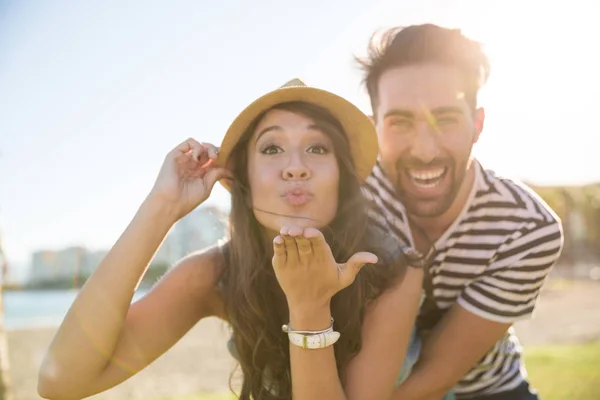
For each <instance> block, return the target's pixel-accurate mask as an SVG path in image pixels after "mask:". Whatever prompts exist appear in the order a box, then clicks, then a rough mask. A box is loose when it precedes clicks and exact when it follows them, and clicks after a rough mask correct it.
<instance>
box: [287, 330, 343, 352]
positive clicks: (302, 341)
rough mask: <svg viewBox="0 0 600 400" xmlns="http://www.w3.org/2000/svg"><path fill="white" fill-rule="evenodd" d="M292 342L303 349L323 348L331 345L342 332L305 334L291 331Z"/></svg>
mask: <svg viewBox="0 0 600 400" xmlns="http://www.w3.org/2000/svg"><path fill="white" fill-rule="evenodd" d="M288 338H289V339H290V343H291V344H293V345H295V346H298V347H302V348H303V349H323V348H325V347H329V346H331V345H332V344H334V343H335V342H337V341H338V339H339V338H340V333H339V332H336V331H330V332H325V333H319V334H317V335H303V334H301V333H294V332H289V333H288Z"/></svg>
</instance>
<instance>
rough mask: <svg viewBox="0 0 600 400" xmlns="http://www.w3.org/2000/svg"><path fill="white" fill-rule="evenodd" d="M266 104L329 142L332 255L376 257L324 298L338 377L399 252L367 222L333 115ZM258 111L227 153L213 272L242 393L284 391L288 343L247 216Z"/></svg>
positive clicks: (259, 232)
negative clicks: (226, 220) (229, 178)
mask: <svg viewBox="0 0 600 400" xmlns="http://www.w3.org/2000/svg"><path fill="white" fill-rule="evenodd" d="M274 108H275V109H280V110H288V111H292V112H295V113H298V114H301V115H304V116H306V117H308V118H310V119H311V120H313V121H314V123H315V124H316V125H317V126H319V127H320V129H321V130H322V131H323V132H324V133H325V134H326V135H328V136H329V137H330V138H331V140H332V142H333V146H334V149H335V155H336V157H337V161H338V164H339V170H340V179H339V181H340V185H339V204H338V210H337V214H336V216H335V218H334V220H333V221H332V222H331V223H330V224H329V225H328V226H327V227H325V228H323V229H321V230H322V232H323V234H324V236H325V238H326V240H327V242H328V244H329V245H330V247H331V250H332V253H333V255H334V257H335V259H336V260H337V261H338V262H345V261H346V260H348V258H350V256H351V255H352V254H354V253H356V252H358V251H370V252H373V253H375V254H376V255H377V256H378V258H379V261H378V263H377V264H375V265H366V266H364V267H363V268H362V270H361V271H360V272H359V274H358V275H357V277H356V280H355V281H354V283H353V284H352V285H350V286H349V287H347V288H346V289H344V290H342V291H340V292H339V293H337V294H336V295H335V296H334V297H333V299H332V301H331V312H332V316H333V318H334V319H335V329H336V330H337V331H338V332H340V333H341V337H340V339H339V340H338V342H337V343H336V344H335V345H334V351H335V356H336V362H337V366H338V373H339V376H340V379H341V380H342V382H344V376H345V371H346V367H347V365H348V362H349V361H350V360H351V359H352V358H353V357H354V356H355V355H356V354H357V353H358V352H359V351H360V349H361V328H362V322H363V318H364V315H365V307H366V305H367V304H368V303H369V302H370V301H372V300H374V299H375V298H376V297H377V296H378V295H380V294H381V293H382V291H384V290H385V289H386V288H388V287H389V285H390V284H391V283H392V282H394V280H395V279H396V278H397V277H398V276H399V274H400V273H402V272H403V270H404V262H403V258H402V257H401V255H400V254H398V253H397V252H396V251H394V246H385V245H383V243H385V235H384V233H383V232H381V231H379V230H376V228H375V227H374V225H373V224H369V223H368V214H367V204H366V201H365V199H364V197H363V194H362V192H361V184H360V180H359V179H358V177H357V174H356V170H355V168H354V163H353V160H352V157H351V154H350V146H349V143H348V140H347V137H346V135H345V133H344V130H343V128H342V126H341V125H340V123H339V122H338V121H337V120H336V119H335V118H334V117H333V116H332V115H331V114H330V113H329V112H328V111H327V110H326V109H323V108H321V107H318V106H316V105H313V104H309V103H304V102H291V103H283V104H279V105H277V106H276V107H274ZM263 116H264V113H263V114H262V115H261V116H259V117H258V118H257V119H256V120H255V121H254V122H253V123H252V124H251V125H250V126H249V127H248V129H247V131H246V132H245V134H244V135H243V136H242V138H241V140H240V141H239V143H238V144H237V145H236V147H235V148H234V150H233V151H232V153H231V158H230V159H231V160H234V163H233V165H232V168H233V175H234V178H235V179H234V182H233V186H232V189H231V195H232V204H231V213H230V237H231V240H230V241H229V242H228V243H227V244H226V245H225V252H224V254H225V269H224V273H223V276H222V279H221V283H222V295H223V300H224V303H225V307H226V312H227V316H228V320H229V323H230V324H231V327H232V329H233V343H234V345H235V351H236V353H237V358H238V362H239V364H240V367H241V370H242V373H243V383H242V387H241V392H240V399H243V400H246V399H255V400H259V399H261V400H262V399H276V398H280V399H291V398H292V394H291V393H292V382H291V373H290V354H289V346H290V344H289V341H288V338H287V335H286V334H284V333H283V332H282V331H281V326H282V324H284V323H287V322H288V308H287V301H286V298H285V295H284V293H283V291H282V290H281V288H280V286H279V283H278V282H277V279H276V277H275V274H274V272H273V267H272V265H271V258H272V256H273V249H272V247H270V246H268V244H267V243H265V239H264V238H265V236H264V233H263V228H262V226H261V225H260V224H259V223H258V221H257V220H256V218H255V216H254V212H253V209H252V206H251V204H252V200H251V198H250V191H249V184H248V174H247V170H248V168H247V162H248V158H247V149H248V141H249V140H250V138H251V137H252V134H253V132H254V130H255V128H256V126H257V124H258V123H259V122H260V120H261V119H262V117H263ZM264 211H268V210H264ZM390 340H394V338H390ZM270 389H271V390H270ZM274 393H276V395H275V394H274Z"/></svg>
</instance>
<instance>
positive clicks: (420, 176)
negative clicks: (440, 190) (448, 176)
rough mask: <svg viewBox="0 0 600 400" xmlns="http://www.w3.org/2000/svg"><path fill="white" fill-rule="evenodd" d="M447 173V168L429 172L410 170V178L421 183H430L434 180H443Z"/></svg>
mask: <svg viewBox="0 0 600 400" xmlns="http://www.w3.org/2000/svg"><path fill="white" fill-rule="evenodd" d="M445 171H446V168H439V169H434V170H427V171H414V170H409V172H408V173H409V175H410V177H411V178H413V179H416V180H420V181H430V180H432V179H438V178H441V176H442V175H443V174H444V172H445Z"/></svg>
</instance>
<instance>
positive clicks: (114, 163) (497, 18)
mask: <svg viewBox="0 0 600 400" xmlns="http://www.w3.org/2000/svg"><path fill="white" fill-rule="evenodd" d="M597 7H598V6H597V4H595V3H594V2H592V1H591V0H589V1H584V0H572V1H569V2H566V1H555V2H547V1H542V0H539V1H537V0H536V1H534V0H529V1H518V2H517V1H514V0H510V1H491V0H462V1H459V0H423V1H418V2H417V1H404V0H369V1H367V0H326V1H323V0H321V1H317V0H303V1H293V2H292V1H285V0H280V1H274V0H273V1H268V0H263V1H260V0H256V1H252V2H249V1H248V2H244V1H241V0H224V1H221V2H207V1H192V0H178V1H172V2H164V1H143V2H142V1H128V2H122V1H116V0H105V1H102V2H100V1H97V2H92V1H85V2H84V1H80V2H76V1H66V0H64V1H63V0H55V1H35V0H28V1H11V0H0V248H1V251H0V262H1V263H2V264H1V266H2V273H3V274H2V282H3V294H2V297H1V298H2V302H3V315H2V316H1V317H2V319H3V324H2V330H1V331H0V360H3V361H1V363H2V368H0V378H1V379H0V383H2V384H3V385H4V386H6V397H5V398H13V399H19V400H30V399H39V397H38V396H37V394H36V384H37V368H38V367H39V363H40V361H41V358H42V356H43V353H44V351H45V350H46V348H47V346H48V344H49V342H50V340H51V338H52V335H53V333H54V330H55V329H56V327H57V325H58V324H59V323H60V320H61V318H62V317H63V316H64V314H65V312H66V311H67V309H68V307H69V306H70V304H71V302H72V301H73V299H74V297H75V295H76V293H77V289H78V288H79V287H80V286H81V284H82V283H83V282H85V279H86V278H87V277H88V276H89V274H90V273H92V272H93V270H94V268H95V267H96V266H97V264H98V263H99V261H100V260H101V259H102V257H103V255H104V254H105V253H106V252H107V251H108V249H110V247H111V245H112V243H114V241H115V240H116V239H117V238H118V236H119V235H120V233H121V232H122V230H123V229H124V228H125V226H126V225H127V224H128V223H129V221H130V219H131V218H132V216H133V215H134V213H135V211H136V210H137V207H138V206H139V204H140V203H141V201H142V200H143V199H144V197H145V196H146V194H147V193H148V191H149V190H150V188H151V186H152V183H153V182H154V179H155V177H156V174H157V172H158V170H159V168H160V165H161V163H162V160H163V157H164V155H165V154H166V153H167V152H168V151H169V150H170V149H171V148H173V147H174V146H175V145H177V144H178V143H179V142H181V141H183V140H184V139H186V138H187V137H190V136H191V137H194V138H196V139H197V140H199V141H207V142H212V143H215V144H217V145H218V144H219V143H220V141H221V138H222V136H223V134H224V132H225V130H226V129H227V126H228V125H229V123H230V122H231V121H232V120H233V118H234V117H235V116H236V115H237V113H238V112H239V111H240V110H241V109H242V108H243V107H244V106H245V105H247V104H248V103H249V102H250V101H252V100H254V99H255V98H256V97H258V96H259V95H261V94H263V93H264V92H266V91H269V90H271V89H274V88H276V87H278V86H280V85H281V84H283V83H284V82H286V81H288V80H290V79H292V78H294V77H299V78H301V79H303V80H304V81H305V82H306V83H308V84H310V85H314V86H317V87H322V88H324V89H327V90H330V91H332V92H335V93H337V94H339V95H342V96H344V97H346V98H347V99H349V100H350V101H352V102H354V103H355V104H356V105H358V106H359V107H360V108H361V109H362V110H363V111H365V112H366V113H370V112H371V110H370V105H369V100H368V97H367V94H366V91H365V89H364V86H363V85H362V84H361V78H362V77H361V74H360V71H359V69H358V68H357V66H356V64H355V63H354V62H353V56H354V55H359V56H362V55H364V54H365V51H366V47H367V43H368V40H369V38H370V37H371V35H372V33H373V32H374V31H376V30H377V29H381V28H385V27H391V26H395V25H408V24H416V23H423V22H433V23H437V24H440V25H444V26H447V27H455V28H460V29H462V30H463V32H464V33H465V34H467V35H468V36H470V37H472V38H474V39H476V40H478V41H480V42H482V43H484V44H485V46H486V49H487V53H488V55H489V56H490V59H491V62H492V72H491V77H490V80H489V83H488V85H487V86H486V88H485V89H484V91H483V92H482V94H481V102H482V105H483V106H485V107H486V115H487V120H486V127H485V129H484V133H483V136H482V139H481V140H480V142H479V143H478V144H477V145H476V148H475V155H476V156H477V157H478V158H479V160H480V161H481V162H482V163H483V164H484V166H485V167H487V168H492V169H494V170H496V171H497V172H498V173H499V174H501V175H505V176H509V177H513V178H517V179H521V180H523V181H525V182H526V183H528V184H530V185H531V187H532V188H534V190H536V191H537V192H538V193H539V194H540V195H541V196H542V197H543V198H544V199H545V200H546V201H547V202H548V203H549V204H550V205H551V206H552V207H553V208H554V209H555V210H556V212H557V213H558V214H559V215H560V217H561V218H562V220H563V224H564V229H565V233H566V242H565V249H564V252H563V255H562V258H561V260H560V261H559V263H558V265H557V266H556V267H555V268H554V270H553V273H552V276H551V277H550V279H549V282H548V284H547V285H546V288H545V290H544V292H543V294H542V296H541V300H540V303H539V307H538V311H537V312H536V314H535V317H534V318H533V319H532V320H531V321H526V322H521V323H519V324H518V325H517V332H518V334H519V335H520V337H521V339H522V341H523V344H524V345H525V348H526V356H527V362H528V368H529V373H530V375H531V380H532V382H533V385H534V386H536V387H537V388H538V389H539V390H540V392H541V394H542V397H543V399H582V400H583V399H585V400H593V399H599V398H600V372H599V371H600V368H598V365H600V307H599V306H598V302H599V300H600V157H599V156H598V148H599V147H600V143H599V142H598V140H599V139H598V138H599V137H600V130H599V128H598V125H597V124H596V117H594V115H595V113H596V112H597V104H598V98H599V97H600V77H599V76H598V71H600V57H598V46H597V38H599V37H600V25H598V24H597V11H596V10H597ZM228 211H229V197H228V193H227V192H226V191H225V190H224V189H222V188H221V187H220V186H218V185H217V186H215V190H214V191H213V194H212V196H211V198H210V199H209V200H208V201H207V202H206V203H205V204H203V205H202V206H200V207H199V208H198V209H196V210H195V211H193V212H192V213H191V214H190V215H188V216H187V217H185V218H184V219H183V220H181V221H180V222H179V223H178V224H177V225H176V226H175V227H174V228H173V229H172V230H171V232H170V233H169V236H168V237H167V239H166V240H165V242H164V244H163V246H162V247H161V249H160V250H159V252H158V253H157V255H156V257H155V259H154V261H153V263H152V266H151V268H150V270H149V272H148V274H147V276H146V277H145V278H144V281H143V282H142V285H141V287H140V290H139V292H138V293H137V294H136V297H137V296H140V295H142V294H143V293H144V291H146V290H148V288H149V286H150V285H152V283H154V282H155V281H156V280H157V279H158V277H160V276H161V275H162V274H163V273H164V272H165V271H166V270H167V269H168V268H169V267H170V266H171V265H172V264H173V263H174V262H175V261H176V260H177V259H179V258H181V257H182V256H184V255H186V254H188V253H189V252H190V251H193V250H197V249H201V248H203V247H205V246H208V245H211V244H213V243H216V242H217V241H218V240H219V239H220V238H222V237H223V235H224V232H226V230H227V226H226V223H227V214H228ZM227 338H228V331H227V327H226V326H224V325H223V324H221V323H220V322H218V321H216V320H206V321H201V322H200V323H199V324H198V325H197V326H196V327H195V328H193V329H192V331H191V332H190V333H189V334H188V335H186V337H185V338H184V339H183V340H182V341H181V342H179V343H178V344H177V345H176V346H175V347H174V348H173V349H171V350H170V351H169V352H168V353H167V354H165V355H164V356H163V357H161V358H160V359H159V360H157V361H156V362H155V363H154V364H152V365H151V366H150V367H148V368H147V369H146V370H144V371H142V372H141V373H140V374H139V375H137V376H135V377H134V378H133V379H131V380H130V381H128V382H125V383H124V384H122V385H120V386H118V387H116V388H114V389H112V390H110V391H108V392H106V393H104V394H101V395H97V396H94V397H93V398H95V399H148V400H150V399H152V400H157V399H177V400H183V399H187V400H191V399H225V398H229V397H228V391H229V388H228V384H229V382H228V379H229V375H230V373H231V372H232V371H233V368H234V365H235V364H234V362H233V360H232V359H231V357H230V356H229V354H228V353H227V349H226V347H225V342H226V340H227ZM7 355H8V357H7ZM1 387H2V385H0V392H1V391H2V389H1ZM8 395H12V397H8ZM0 398H1V397H0Z"/></svg>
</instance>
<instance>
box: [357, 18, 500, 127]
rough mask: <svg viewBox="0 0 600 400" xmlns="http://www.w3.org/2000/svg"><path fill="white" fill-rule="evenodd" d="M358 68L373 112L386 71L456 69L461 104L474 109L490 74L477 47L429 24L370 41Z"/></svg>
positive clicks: (395, 30) (399, 29) (398, 29)
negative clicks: (460, 84) (460, 78)
mask: <svg viewBox="0 0 600 400" xmlns="http://www.w3.org/2000/svg"><path fill="white" fill-rule="evenodd" d="M356 60H357V61H358V63H359V64H360V66H361V67H362V69H363V71H364V73H365V77H364V83H365V84H366V87H367V91H368V92H369V97H370V98H371V107H372V108H373V115H374V116H375V113H376V110H377V99H378V95H379V93H378V84H379V78H380V77H381V75H382V74H383V73H384V72H385V71H386V70H388V69H390V68H398V67H402V66H406V65H415V64H432V63H434V64H443V65H448V66H452V67H455V68H457V69H458V70H460V71H462V72H463V74H464V77H465V88H464V90H465V100H466V101H467V103H468V104H469V106H471V107H472V108H473V109H475V108H476V107H477V93H478V91H479V89H480V88H481V87H482V86H483V85H484V84H485V82H486V81H487V79H488V77H489V74H490V63H489V60H488V58H487V56H486V55H485V53H484V52H483V49H482V46H481V44H480V43H477V42H475V41H473V40H471V39H469V38H467V37H465V36H464V35H463V34H462V32H461V31H460V30H459V29H448V28H443V27H440V26H437V25H433V24H424V25H412V26H408V27H405V28H403V27H395V28H391V29H389V30H387V31H385V32H383V34H382V35H381V37H378V35H377V32H376V33H375V34H374V35H373V36H372V37H371V41H370V43H369V47H368V55H367V57H365V58H362V59H361V58H356Z"/></svg>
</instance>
